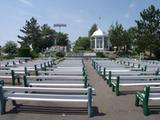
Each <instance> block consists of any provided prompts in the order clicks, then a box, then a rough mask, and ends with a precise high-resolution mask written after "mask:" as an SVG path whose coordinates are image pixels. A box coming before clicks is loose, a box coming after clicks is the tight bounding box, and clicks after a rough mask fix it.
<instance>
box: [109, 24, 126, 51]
mask: <svg viewBox="0 0 160 120" xmlns="http://www.w3.org/2000/svg"><path fill="white" fill-rule="evenodd" d="M123 34H124V29H123V26H122V25H121V24H119V23H118V22H116V24H115V25H111V27H110V30H109V39H110V42H111V44H112V46H113V47H117V50H120V49H121V48H122V46H123V45H124V36H123Z"/></svg>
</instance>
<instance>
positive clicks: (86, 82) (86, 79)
mask: <svg viewBox="0 0 160 120" xmlns="http://www.w3.org/2000/svg"><path fill="white" fill-rule="evenodd" d="M84 87H85V88H87V87H88V78H87V76H86V75H85V76H84Z"/></svg>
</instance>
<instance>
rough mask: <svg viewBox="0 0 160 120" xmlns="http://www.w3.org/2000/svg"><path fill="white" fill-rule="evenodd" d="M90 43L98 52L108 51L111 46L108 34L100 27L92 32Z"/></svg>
mask: <svg viewBox="0 0 160 120" xmlns="http://www.w3.org/2000/svg"><path fill="white" fill-rule="evenodd" d="M90 43H91V46H90V47H91V48H92V49H93V50H94V51H96V52H104V51H107V50H109V48H110V46H111V45H110V41H109V39H108V34H107V33H105V32H104V31H102V30H101V29H100V28H98V30H96V31H95V32H94V33H93V34H92V36H91V40H90Z"/></svg>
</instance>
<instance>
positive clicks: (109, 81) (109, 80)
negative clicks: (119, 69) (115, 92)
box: [107, 71, 112, 87]
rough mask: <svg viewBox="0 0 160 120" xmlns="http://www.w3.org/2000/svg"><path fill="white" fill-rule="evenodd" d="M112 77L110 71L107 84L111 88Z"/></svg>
mask: <svg viewBox="0 0 160 120" xmlns="http://www.w3.org/2000/svg"><path fill="white" fill-rule="evenodd" d="M111 76H112V72H111V71H109V73H108V80H107V84H109V87H111V86H112V79H111Z"/></svg>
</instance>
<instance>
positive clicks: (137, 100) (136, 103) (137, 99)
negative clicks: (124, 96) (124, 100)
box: [135, 94, 139, 106]
mask: <svg viewBox="0 0 160 120" xmlns="http://www.w3.org/2000/svg"><path fill="white" fill-rule="evenodd" d="M135 106H139V98H138V96H137V94H136V95H135Z"/></svg>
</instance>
